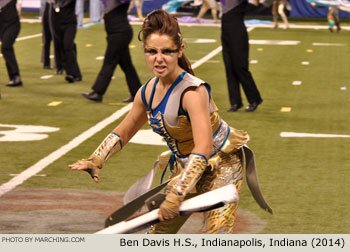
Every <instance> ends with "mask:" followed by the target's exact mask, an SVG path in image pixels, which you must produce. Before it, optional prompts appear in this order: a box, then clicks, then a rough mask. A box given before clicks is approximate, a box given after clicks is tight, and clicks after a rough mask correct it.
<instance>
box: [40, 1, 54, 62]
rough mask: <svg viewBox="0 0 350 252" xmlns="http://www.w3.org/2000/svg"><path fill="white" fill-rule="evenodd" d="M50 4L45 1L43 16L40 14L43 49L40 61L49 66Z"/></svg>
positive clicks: (50, 38) (50, 39)
mask: <svg viewBox="0 0 350 252" xmlns="http://www.w3.org/2000/svg"><path fill="white" fill-rule="evenodd" d="M49 12H50V5H49V3H47V2H46V4H45V8H44V12H43V16H42V31H43V50H42V54H41V55H42V56H41V62H42V63H43V64H44V66H47V67H49V66H50V47H51V41H52V36H51V29H50V21H49Z"/></svg>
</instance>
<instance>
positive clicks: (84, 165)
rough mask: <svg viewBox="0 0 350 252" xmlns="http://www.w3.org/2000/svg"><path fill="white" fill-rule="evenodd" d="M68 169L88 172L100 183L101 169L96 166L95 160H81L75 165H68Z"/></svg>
mask: <svg viewBox="0 0 350 252" xmlns="http://www.w3.org/2000/svg"><path fill="white" fill-rule="evenodd" d="M68 168H70V169H71V170H74V171H86V172H88V173H89V174H90V176H91V178H92V179H93V180H94V181H95V182H96V183H98V180H99V173H100V168H98V166H96V164H95V163H94V162H93V159H90V158H89V159H81V160H78V161H77V162H75V163H74V164H71V165H68Z"/></svg>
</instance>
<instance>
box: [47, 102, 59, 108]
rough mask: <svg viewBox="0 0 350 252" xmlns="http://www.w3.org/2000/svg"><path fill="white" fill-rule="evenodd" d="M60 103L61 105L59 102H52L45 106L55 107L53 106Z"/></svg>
mask: <svg viewBox="0 0 350 252" xmlns="http://www.w3.org/2000/svg"><path fill="white" fill-rule="evenodd" d="M61 103H62V102H61V101H53V102H50V103H49V104H47V106H50V107H55V106H58V105H60V104H61Z"/></svg>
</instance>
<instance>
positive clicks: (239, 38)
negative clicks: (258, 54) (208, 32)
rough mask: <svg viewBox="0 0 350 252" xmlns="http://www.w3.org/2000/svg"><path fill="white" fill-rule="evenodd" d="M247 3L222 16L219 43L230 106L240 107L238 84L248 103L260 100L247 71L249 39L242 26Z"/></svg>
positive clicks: (250, 75) (244, 27) (259, 101)
mask: <svg viewBox="0 0 350 252" xmlns="http://www.w3.org/2000/svg"><path fill="white" fill-rule="evenodd" d="M246 6H247V3H246V2H243V3H242V4H240V5H239V6H237V7H235V8H234V9H232V10H231V11H229V12H227V13H225V14H224V15H223V16H222V21H221V22H222V27H221V41H222V54H223V59H224V64H225V71H226V78H227V84H228V91H229V97H230V103H231V105H234V104H237V105H242V104H243V103H242V97H241V92H240V84H241V85H242V88H243V90H244V93H245V95H246V96H247V99H248V102H249V103H250V104H251V103H253V102H256V103H258V104H259V103H261V102H262V98H261V96H260V93H259V91H258V89H257V87H256V84H255V82H254V79H253V76H252V74H251V73H250V71H249V38H248V32H247V29H246V26H245V24H244V13H245V9H246Z"/></svg>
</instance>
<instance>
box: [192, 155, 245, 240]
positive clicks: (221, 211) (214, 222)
mask: <svg viewBox="0 0 350 252" xmlns="http://www.w3.org/2000/svg"><path fill="white" fill-rule="evenodd" d="M240 153H241V152H236V153H223V152H219V156H220V161H219V163H218V164H217V166H216V168H215V169H207V170H206V171H205V172H204V174H203V175H202V177H201V179H200V180H199V181H198V183H197V186H196V188H197V191H198V193H200V194H201V193H205V192H208V191H212V190H215V189H217V188H220V187H223V186H225V185H228V184H234V185H235V186H236V189H237V191H238V193H240V191H241V188H242V184H243V166H242V157H241V155H240ZM237 208H238V202H235V203H231V204H228V205H225V206H223V207H220V208H217V209H213V210H210V211H207V212H205V213H204V214H205V223H204V230H203V233H206V234H230V233H233V228H234V223H235V219H236V213H237Z"/></svg>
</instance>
